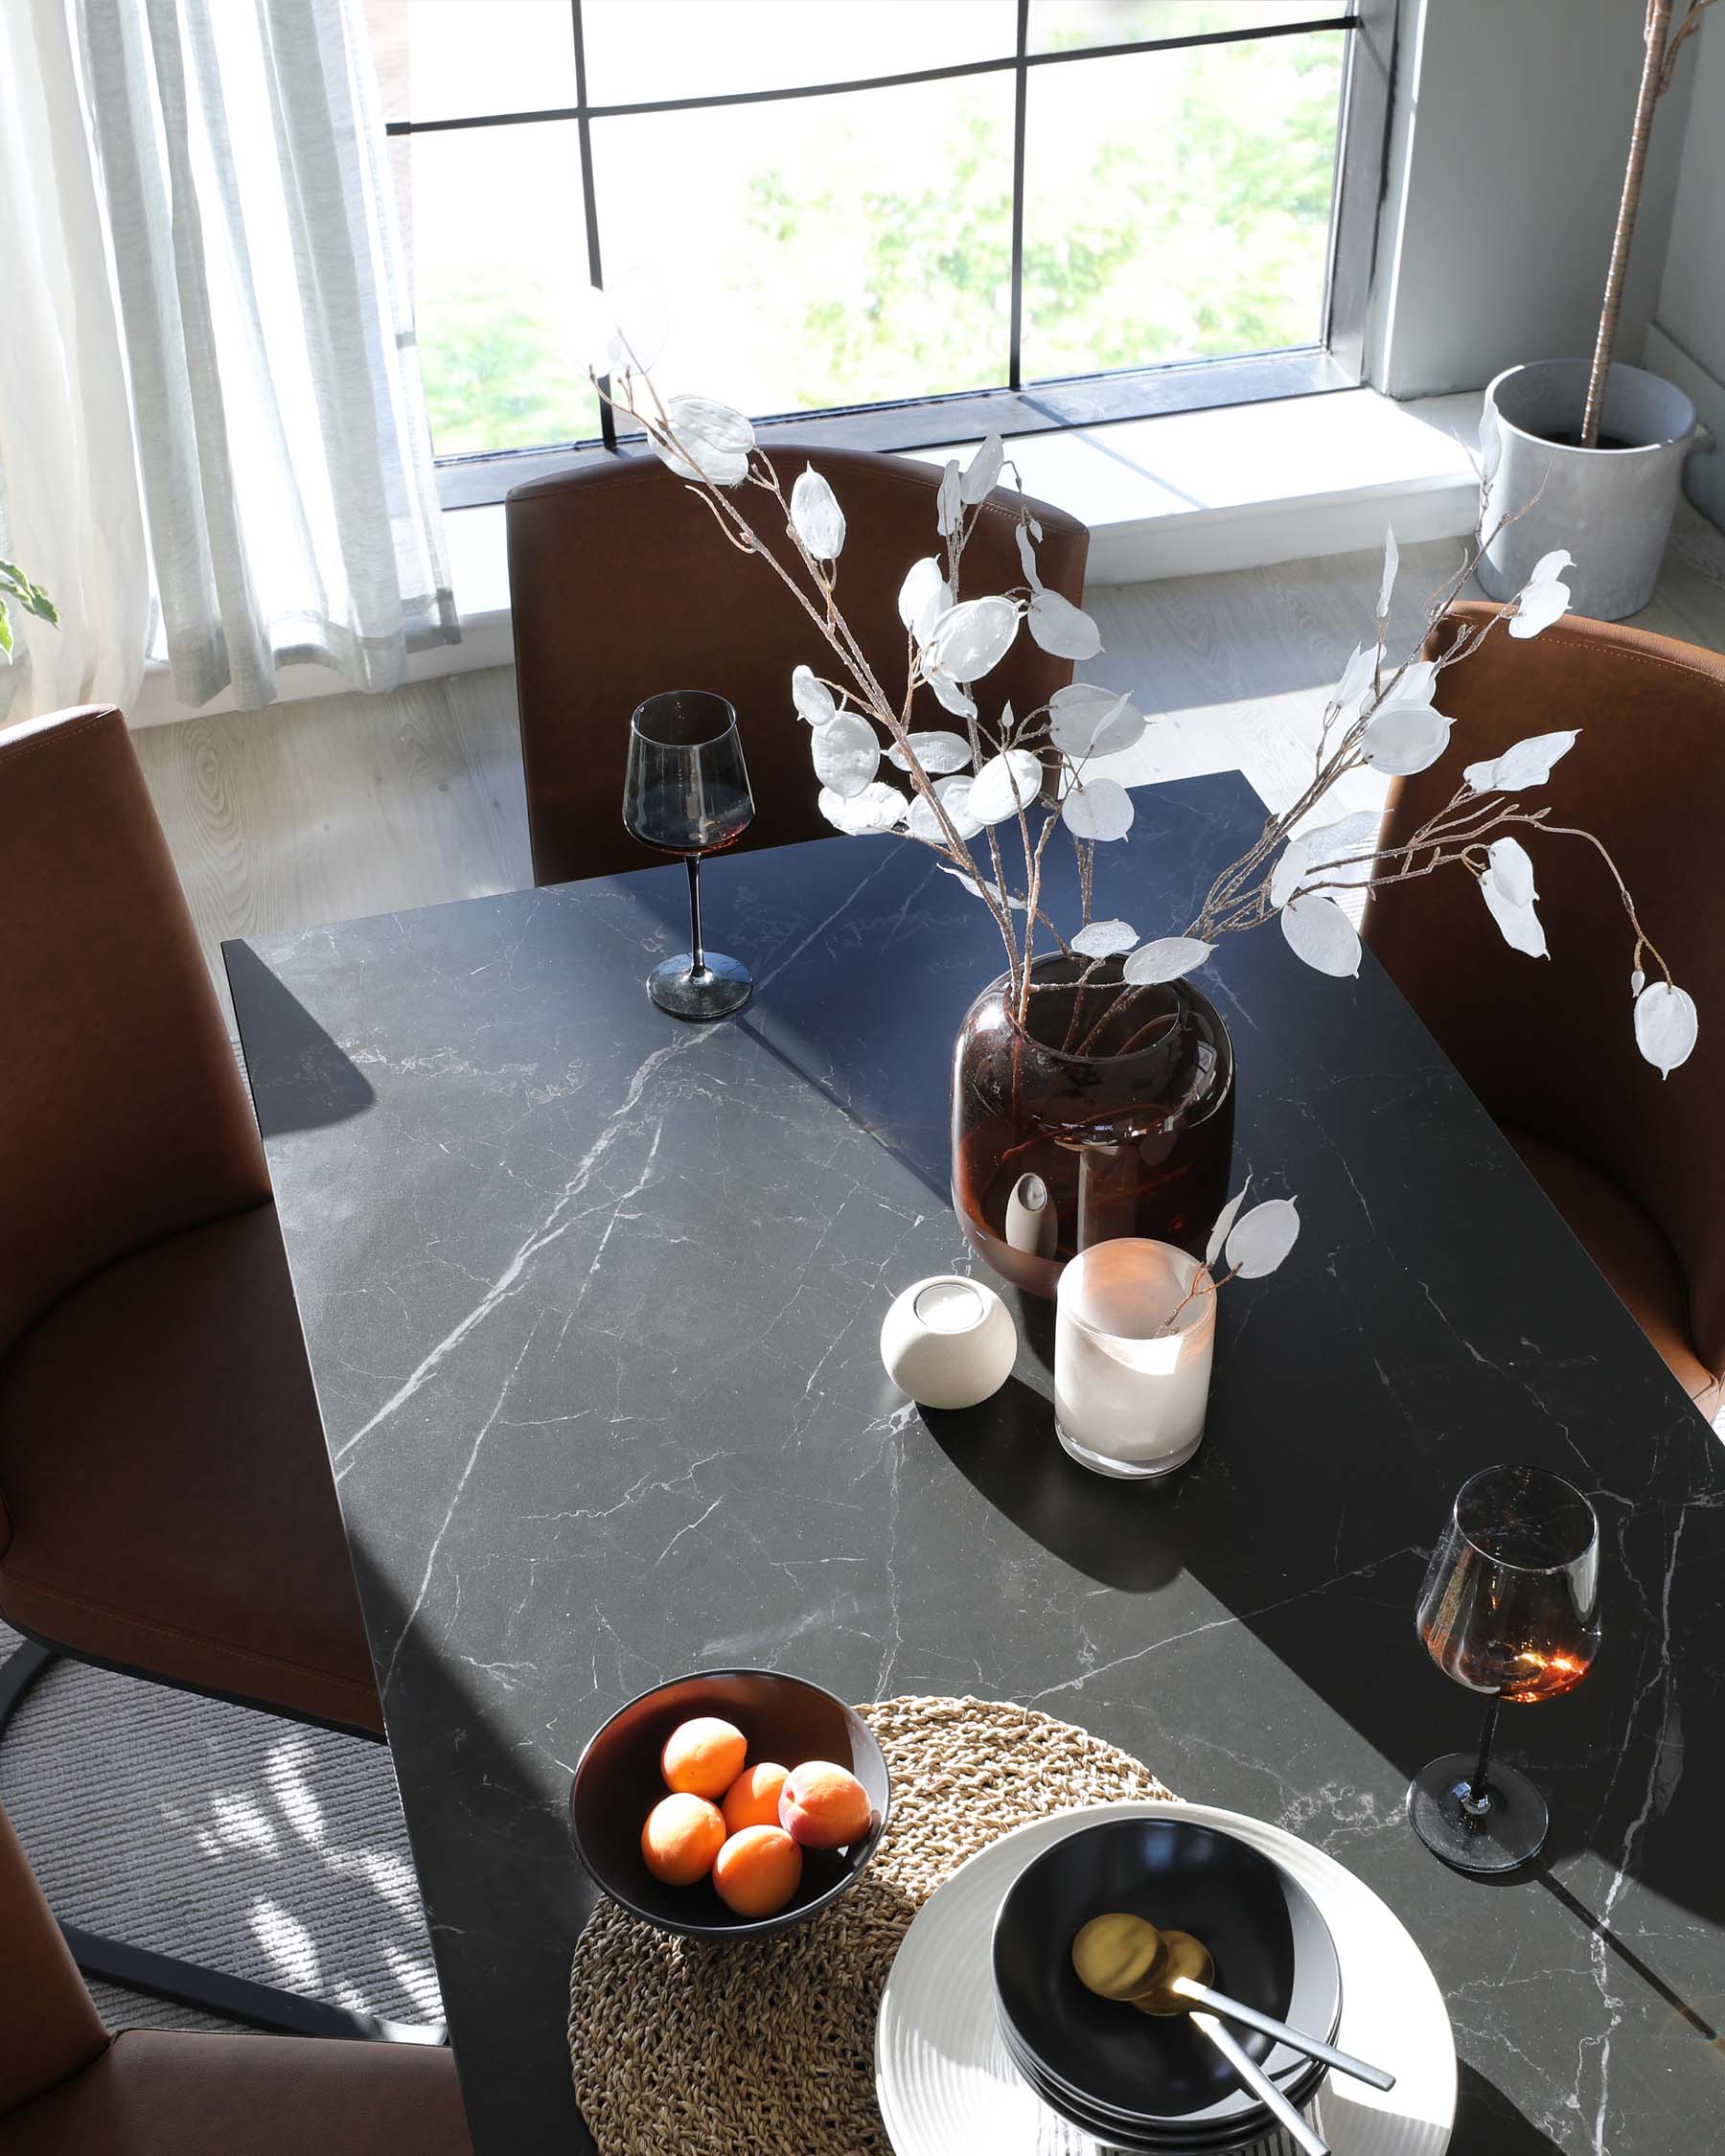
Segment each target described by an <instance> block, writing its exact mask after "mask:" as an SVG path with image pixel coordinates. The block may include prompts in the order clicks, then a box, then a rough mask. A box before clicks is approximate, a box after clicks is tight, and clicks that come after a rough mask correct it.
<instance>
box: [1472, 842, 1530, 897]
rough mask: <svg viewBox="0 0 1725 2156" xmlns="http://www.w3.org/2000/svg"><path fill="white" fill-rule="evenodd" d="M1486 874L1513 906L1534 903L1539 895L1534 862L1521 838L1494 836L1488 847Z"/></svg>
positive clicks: (1486, 852)
mask: <svg viewBox="0 0 1725 2156" xmlns="http://www.w3.org/2000/svg"><path fill="white" fill-rule="evenodd" d="M1485 860H1486V862H1487V867H1486V874H1487V875H1488V876H1489V877H1490V879H1491V882H1492V884H1493V886H1494V888H1495V889H1497V890H1499V891H1501V892H1502V893H1503V895H1504V897H1505V898H1507V900H1508V902H1509V904H1510V905H1511V906H1531V905H1532V903H1533V901H1534V900H1535V899H1536V898H1537V897H1538V895H1539V894H1538V892H1537V891H1536V890H1535V889H1534V888H1533V863H1532V860H1530V858H1529V854H1528V849H1527V847H1526V846H1524V845H1523V844H1522V842H1521V840H1520V839H1519V838H1494V839H1493V840H1492V841H1491V843H1490V845H1489V846H1487V847H1486V849H1485Z"/></svg>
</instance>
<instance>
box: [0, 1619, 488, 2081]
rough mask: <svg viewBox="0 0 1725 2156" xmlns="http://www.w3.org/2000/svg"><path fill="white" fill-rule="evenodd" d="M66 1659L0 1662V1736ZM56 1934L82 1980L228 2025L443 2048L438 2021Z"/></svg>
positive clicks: (22, 1649)
mask: <svg viewBox="0 0 1725 2156" xmlns="http://www.w3.org/2000/svg"><path fill="white" fill-rule="evenodd" d="M64 1659H65V1658H64V1657H63V1656H61V1655H58V1654H57V1653H56V1652H55V1650H54V1649H53V1648H52V1647H44V1646H42V1645H40V1644H39V1643H38V1642H37V1641H36V1640H24V1641H23V1642H22V1644H20V1645H19V1646H17V1647H14V1648H13V1650H12V1653H11V1654H10V1655H8V1657H7V1658H6V1660H5V1662H4V1663H0V1736H3V1735H4V1734H5V1732H6V1726H7V1724H8V1723H9V1722H10V1721H11V1720H12V1716H13V1715H14V1714H15V1713H16V1712H17V1710H18V1708H19V1706H20V1705H21V1704H22V1702H23V1699H24V1695H25V1694H26V1692H28V1691H29V1689H30V1687H31V1686H32V1685H34V1683H35V1681H36V1679H37V1678H38V1677H39V1676H41V1674H42V1672H43V1671H44V1670H45V1669H46V1668H47V1667H48V1665H49V1664H50V1663H56V1662H60V1661H63V1660H64ZM60 1930H61V1932H62V1933H63V1934H64V1936H65V1940H66V1944H67V1945H68V1946H69V1947H70V1948H71V1949H72V1959H73V1960H74V1961H76V1962H77V1963H78V1965H79V1967H80V1968H81V1970H82V1971H83V1973H84V1975H85V1976H87V1977H96V1978H98V1979H100V1980H101V1981H103V1982H104V1983H107V1984H124V1985H125V1986H126V1988H127V1990H128V1991H145V1992H148V1993H149V1994H150V1997H151V1998H153V1999H170V2000H172V2001H173V2003H174V2004H175V2005H176V2006H182V2007H197V2008H198V2009H199V2010H200V2011H201V2012H203V2013H208V2014H218V2015H220V2016H221V2017H222V2018H223V2019H224V2020H227V2021H242V2022H244V2023H246V2024H247V2026H248V2027H250V2028H253V2029H269V2030H276V2031H278V2032H279V2033H281V2034H284V2035H288V2036H345V2037H358V2038H360V2039H362V2040H363V2041H366V2042H370V2043H387V2044H442V2043H445V2042H447V2041H448V2038H449V2030H448V2029H447V2028H446V2026H445V2025H444V2023H442V2022H424V2023H417V2024H416V2023H411V2022H401V2021H385V2020H383V2019H382V2018H381V2017H380V2016H379V2015H375V2014H357V2013H350V2012H349V2011H348V2010H347V2008H346V2007H332V2006H329V2005H327V2004H326V2003H325V2002H324V2001H323V2000H321V1999H306V1998H302V1997H301V1996H300V1995H299V1993H298V1992H295V1991H283V1990H280V1989H278V1988H277V1987H276V1985H274V1984H253V1983H252V1982H251V1981H250V1979H249V1978H246V1977H237V1976H229V1975H228V1974H227V1973H226V1971H225V1970H222V1969H206V1968H204V1967H202V1966H201V1965H200V1964H199V1963H198V1962H196V1961H178V1960H176V1959H175V1957H174V1956H173V1955H172V1954H157V1953H154V1952H152V1951H151V1950H150V1948H149V1947H147V1946H129V1945H127V1942H126V1941H125V1940H124V1939H118V1938H102V1937H100V1935H99V1934H97V1933H95V1932H86V1931H84V1930H83V1929H82V1928H81V1926H79V1925H77V1924H64V1923H62V1924H61V1925H60Z"/></svg>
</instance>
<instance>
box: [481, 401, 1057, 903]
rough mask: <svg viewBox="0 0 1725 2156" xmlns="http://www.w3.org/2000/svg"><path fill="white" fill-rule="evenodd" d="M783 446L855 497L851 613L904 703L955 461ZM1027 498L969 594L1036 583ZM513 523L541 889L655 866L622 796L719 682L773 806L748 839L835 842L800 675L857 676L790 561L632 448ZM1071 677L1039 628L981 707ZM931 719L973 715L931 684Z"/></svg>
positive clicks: (561, 483) (928, 722)
mask: <svg viewBox="0 0 1725 2156" xmlns="http://www.w3.org/2000/svg"><path fill="white" fill-rule="evenodd" d="M768 453H769V456H770V461H771V463H772V465H773V468H774V470H776V471H777V472H778V475H779V480H780V484H781V486H782V487H783V488H784V491H785V493H786V496H787V498H789V495H790V492H791V487H792V484H793V481H794V479H795V477H796V475H797V474H798V473H799V472H800V471H801V470H802V469H803V467H804V466H805V465H813V466H814V468H815V470H816V471H818V472H820V473H821V474H822V475H823V477H825V478H826V479H827V480H828V482H829V483H830V484H831V486H832V488H833V491H834V493H836V494H837V495H838V497H839V506H840V507H841V508H842V510H843V511H844V516H845V520H846V524H847V526H848V531H847V535H846V538H845V542H844V551H843V553H842V554H841V555H840V557H839V584H838V593H839V608H840V609H841V610H842V612H843V614H844V617H845V619H846V620H847V621H848V622H849V624H850V626H851V628H852V629H853V630H854V631H856V633H857V637H858V640H859V642H860V643H861V645H862V652H863V654H864V656H865V657H866V658H867V660H868V663H869V665H870V667H871V669H872V670H873V672H874V674H875V677H876V678H877V679H878V680H879V681H880V682H881V683H882V685H883V687H885V689H886V691H887V693H888V695H891V694H892V693H893V684H894V682H895V681H896V683H897V684H898V687H899V690H900V692H901V693H902V690H903V687H904V680H905V660H906V637H905V630H904V626H903V624H902V623H901V622H900V620H899V617H898V593H899V586H900V585H902V584H903V582H904V580H905V573H906V571H907V570H908V568H909V567H910V565H911V563H912V562H915V561H917V560H918V559H919V558H920V557H922V556H923V555H928V554H935V553H937V552H939V551H940V548H941V543H942V542H941V540H940V539H939V536H938V534H937V533H936V531H935V526H934V496H935V493H936V490H937V489H938V487H939V484H940V468H939V467H938V466H937V465H929V464H922V463H918V462H916V461H915V460H914V459H911V458H907V457H892V456H876V455H874V454H872V453H870V452H868V451H865V450H855V449H823V448H808V447H797V445H796V444H794V443H790V442H785V443H774V444H772V445H770V447H769V450H768ZM738 498H739V500H740V502H741V503H742V504H743V505H744V508H745V512H746V514H747V516H749V518H750V520H751V521H752V522H754V524H755V528H756V529H757V530H758V531H760V533H761V535H762V537H763V539H767V540H768V541H769V542H770V544H772V545H773V546H774V548H775V550H779V551H780V558H781V559H785V558H786V557H787V556H792V557H793V550H792V549H791V546H790V541H789V540H788V539H785V537H784V526H783V517H782V516H781V515H780V514H779V512H778V510H777V509H776V507H775V505H774V504H773V502H772V500H771V497H770V495H769V494H767V493H764V492H763V491H762V490H761V489H759V488H755V487H746V488H744V489H743V490H741V491H740V493H739V497H738ZM1021 498H1022V497H1020V496H1018V495H1015V494H1008V493H996V494H994V495H993V496H991V497H990V499H989V500H988V502H987V503H986V504H985V505H984V508H983V513H982V515H981V516H980V517H979V518H978V519H977V527H976V531H975V534H974V536H973V537H972V538H971V539H970V540H969V542H968V543H967V545H966V547H965V551H964V561H963V568H962V574H961V579H960V586H961V591H962V593H963V594H964V595H966V596H969V597H977V596H980V595H981V594H982V593H984V592H991V591H1004V590H1007V589H1009V588H1011V587H1013V586H1022V585H1023V582H1024V572H1023V567H1022V565H1021V563H1020V561H1019V553H1018V543H1017V540H1016V539H1015V537H1014V531H1015V527H1016V525H1017V521H1018V519H1017V515H1016V504H1017V502H1018V501H1019V500H1020V499H1021ZM1028 506H1029V509H1030V513H1031V515H1032V516H1035V517H1036V518H1037V519H1038V521H1039V522H1040V523H1041V525H1042V529H1043V539H1042V543H1041V545H1040V546H1039V547H1038V549H1037V569H1038V573H1039V574H1040V575H1041V577H1042V580H1043V582H1044V583H1045V584H1046V585H1047V586H1048V588H1049V589H1050V590H1053V591H1057V592H1059V593H1060V594H1061V596H1062V597H1063V598H1066V599H1069V600H1071V601H1072V603H1073V604H1074V605H1077V604H1078V603H1079V602H1080V600H1081V599H1082V597H1083V591H1084V564H1085V558H1086V556H1087V554H1088V553H1089V550H1090V534H1089V532H1088V531H1087V530H1086V529H1085V527H1084V526H1083V525H1082V524H1080V523H1079V522H1077V520H1076V519H1075V518H1073V517H1071V516H1067V515H1066V513H1065V512H1064V511H1063V510H1058V509H1051V508H1050V507H1049V506H1048V505H1047V504H1046V502H1039V501H1031V502H1030V503H1029V505H1028ZM505 516H506V520H507V524H508V531H509V591H510V608H511V612H512V615H513V618H514V624H515V651H516V694H517V700H518V702H519V706H520V719H521V757H522V761H523V763H524V765H525V767H526V774H527V821H528V828H529V831H530V833H531V835H532V839H533V875H534V881H535V882H536V883H565V882H569V881H572V880H573V879H574V878H577V877H583V876H611V875H616V874H618V873H619V872H621V871H623V870H625V869H631V868H641V867H645V866H646V865H647V864H648V862H649V860H651V859H652V858H653V857H652V856H651V855H650V854H649V853H648V851H647V849H645V848H644V847H642V846H641V845H640V844H639V843H638V842H637V841H636V840H635V839H633V838H632V837H630V836H629V834H628V833H627V832H626V831H625V830H624V829H623V824H622V819H621V803H622V799H623V772H624V766H625V764H626V762H627V759H628V753H629V722H630V717H631V715H632V712H633V711H634V709H635V707H636V705H637V704H639V703H641V702H642V701H643V700H645V699H646V698H647V697H650V696H652V695H654V694H655V692H656V691H658V690H660V689H710V690H715V691H717V692H718V694H719V695H721V696H723V697H725V698H728V700H730V702H731V703H732V704H733V705H734V706H735V708H736V711H737V715H738V720H739V723H740V728H741V731H742V735H743V746H744V753H745V755H746V756H747V761H748V775H749V781H750V784H751V787H752V789H753V791H754V797H755V820H754V822H753V824H752V826H751V827H750V829H749V831H748V832H747V835H746V837H745V838H744V841H743V843H744V845H745V846H782V845H785V844H787V843H789V842H790V841H792V840H793V839H798V838H819V837H832V836H833V828H832V826H831V824H829V823H828V822H827V821H826V819H825V817H823V816H822V815H821V814H820V811H819V810H818V809H817V808H816V791H817V787H816V781H815V779H814V776H813V773H812V771H811V769H810V766H809V757H808V750H807V745H806V733H805V729H804V728H803V726H802V724H801V722H799V721H798V720H797V719H796V717H795V715H794V713H793V708H792V703H791V671H792V668H793V667H794V666H796V665H798V664H805V665H811V666H813V667H814V668H815V670H816V673H824V674H827V675H829V676H830V677H837V674H838V665H837V661H836V660H833V659H832V657H831V653H830V649H829V647H828V646H827V645H826V643H825V642H824V640H823V639H822V638H821V636H820V633H819V631H817V630H816V628H815V627H814V625H813V624H812V623H811V622H810V620H809V618H808V616H807V615H806V614H805V613H804V612H803V610H802V608H800V607H799V606H798V605H797V603H796V601H795V600H794V599H793V597H792V596H791V594H790V593H789V592H788V591H787V590H786V589H785V587H784V585H782V584H781V583H780V582H779V580H778V578H777V577H776V576H775V575H774V573H773V572H772V570H771V569H770V568H769V567H768V565H767V564H766V563H765V562H760V561H757V560H755V559H753V558H752V557H750V556H747V555H744V554H740V553H738V552H737V550H736V549H735V548H734V547H733V546H731V545H730V544H728V543H727V541H726V540H725V539H724V536H723V534H722V533H721V532H720V531H719V530H718V528H717V527H716V525H715V523H714V518H713V513H712V511H711V509H710V508H709V507H708V506H707V505H706V504H705V503H704V502H703V501H701V500H700V499H699V498H697V496H696V495H695V494H694V493H691V492H690V490H689V489H688V488H687V486H685V484H684V483H683V481H682V480H680V479H678V478H677V477H676V476H675V475H674V474H673V473H672V472H670V471H668V470H666V469H665V468H664V467H663V466H662V465H661V464H660V463H659V462H658V460H657V458H656V457H651V456H629V457H619V458H616V459H614V460H613V461H611V462H609V463H607V464H603V465H594V466H588V467H586V468H584V469H581V470H573V471H565V472H558V473H555V474H553V475H552V476H551V477H549V478H545V479H534V480H529V481H528V482H527V484H526V485H524V486H520V487H517V488H515V489H513V490H512V491H511V493H510V494H509V496H508V500H507V503H506V505H505ZM823 658H824V659H826V660H827V661H828V662H829V663H826V664H823V663H822V662H823ZM1071 677H1072V667H1071V662H1070V660H1069V659H1057V658H1051V657H1050V656H1049V655H1048V654H1046V652H1044V651H1043V650H1042V649H1041V648H1040V646H1038V645H1037V644H1036V643H1035V642H1034V641H1033V640H1032V639H1031V637H1030V636H1029V634H1028V633H1027V631H1023V630H1021V631H1020V632H1019V634H1018V637H1017V638H1016V640H1015V641H1014V644H1013V647H1012V650H1011V652H1010V653H1009V654H1008V655H1007V656H1006V658H1005V659H1003V660H1002V661H1001V663H1000V666H998V667H997V668H996V669H995V671H994V672H993V673H992V674H991V675H989V676H988V677H986V679H984V680H982V681H979V682H978V683H977V689H976V697H977V707H978V709H979V710H980V712H981V714H982V716H983V718H984V719H986V720H988V721H990V722H993V721H994V720H995V719H996V718H998V717H999V714H1000V705H1001V703H1002V702H1004V701H1007V700H1010V702H1011V704H1012V706H1013V709H1014V710H1015V711H1017V712H1019V713H1021V714H1023V713H1025V712H1029V711H1033V710H1035V709H1036V708H1037V707H1038V706H1039V705H1041V704H1044V703H1046V701H1047V700H1048V698H1049V697H1050V696H1051V695H1052V694H1053V692H1054V691H1055V690H1056V689H1058V688H1061V687H1064V685H1065V684H1066V683H1067V682H1069V680H1070V679H1071ZM914 716H915V721H916V723H917V724H918V725H919V726H950V725H951V724H952V720H951V719H950V718H949V717H948V716H946V715H945V714H944V713H943V712H942V711H941V708H940V706H939V704H938V703H936V701H935V700H934V698H933V696H932V694H931V692H930V691H929V690H927V689H923V690H920V691H919V692H918V695H917V701H916V705H915V712H914Z"/></svg>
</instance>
